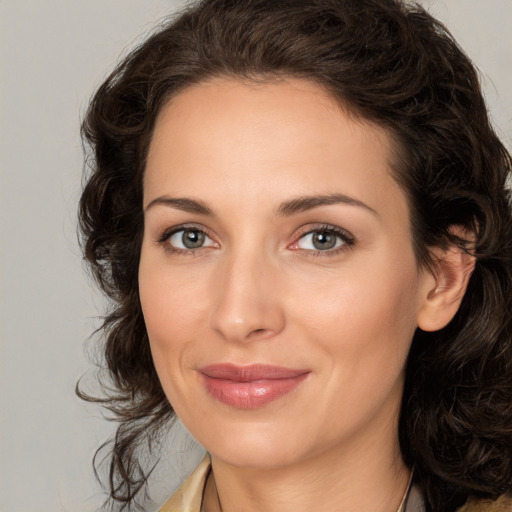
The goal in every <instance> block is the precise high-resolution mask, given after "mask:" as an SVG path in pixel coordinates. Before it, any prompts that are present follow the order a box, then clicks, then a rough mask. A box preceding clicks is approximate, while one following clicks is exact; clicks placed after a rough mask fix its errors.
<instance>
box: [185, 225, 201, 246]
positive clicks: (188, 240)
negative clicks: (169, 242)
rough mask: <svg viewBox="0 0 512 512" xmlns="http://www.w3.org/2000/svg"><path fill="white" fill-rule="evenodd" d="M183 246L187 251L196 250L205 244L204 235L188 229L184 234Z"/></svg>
mask: <svg viewBox="0 0 512 512" xmlns="http://www.w3.org/2000/svg"><path fill="white" fill-rule="evenodd" d="M182 238H183V240H182V241H183V245H184V246H185V247H186V248H187V249H196V248H197V247H201V246H202V245H203V243H204V233H202V232H201V231H197V230H192V229H187V230H185V232H184V233H183V237H182Z"/></svg>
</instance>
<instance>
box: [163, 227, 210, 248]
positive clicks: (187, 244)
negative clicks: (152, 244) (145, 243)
mask: <svg viewBox="0 0 512 512" xmlns="http://www.w3.org/2000/svg"><path fill="white" fill-rule="evenodd" d="M161 241H162V242H167V243H168V244H169V245H170V246H171V247H172V248H173V249H177V250H183V251H188V250H193V249H201V248H203V247H217V244H216V243H215V242H214V241H213V240H212V239H211V238H210V237H209V236H208V235H207V234H206V233H205V232H204V231H202V230H201V229H198V228H184V229H180V230H178V231H173V232H171V233H170V234H168V235H164V236H163V237H162V239H161Z"/></svg>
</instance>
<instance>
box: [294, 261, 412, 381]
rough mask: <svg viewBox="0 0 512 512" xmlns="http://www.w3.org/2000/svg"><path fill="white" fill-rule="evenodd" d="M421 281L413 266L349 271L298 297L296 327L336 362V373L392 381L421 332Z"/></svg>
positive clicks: (349, 377) (334, 364)
mask: <svg viewBox="0 0 512 512" xmlns="http://www.w3.org/2000/svg"><path fill="white" fill-rule="evenodd" d="M374 267H376V266H375V265H374ZM404 269H406V270H404ZM417 282H418V280H417V274H416V272H415V266H414V265H410V264H409V265H404V266H402V270H400V271H398V270H397V271H396V273H394V272H391V271H390V267H387V273H382V272H379V270H378V269H376V268H374V269H373V270H372V268H371V267H370V266H368V267H367V270H365V271H364V272H355V271H354V272H347V274H346V275H345V276H337V277H336V279H333V280H331V281H329V282H328V283H327V284H326V281H323V286H322V287H318V286H317V287H316V288H315V287H313V286H310V287H307V289H308V293H302V294H299V293H297V294H295V297H296V302H295V304H296V308H295V311H296V314H295V323H296V324H297V325H298V326H301V327H299V329H303V330H307V331H308V332H310V333H311V334H312V336H313V337H314V338H315V344H316V345H317V347H318V348H319V349H320V350H322V351H323V353H324V354H325V355H326V356H328V357H329V358H330V359H331V364H332V371H333V374H334V373H335V374H337V375H343V376H344V377H343V378H344V379H345V378H346V379H348V380H349V379H353V380H354V382H355V381H360V380H361V376H364V379H365V380H366V381H368V379H371V378H372V376H375V378H377V379H380V378H383V379H387V378H388V377H387V376H389V379H391V380H392V379H393V378H396V376H397V375H398V374H400V373H401V372H402V370H403V366H404V364H405V360H406V357H407V353H408V350H409V347H410V343H411V340H412V337H413V335H414V332H415V330H416V326H417V319H416V309H417V308H416V304H417V295H418V293H417V292H418V288H417ZM305 304H307V307H304V305H305ZM367 383H368V382H367Z"/></svg>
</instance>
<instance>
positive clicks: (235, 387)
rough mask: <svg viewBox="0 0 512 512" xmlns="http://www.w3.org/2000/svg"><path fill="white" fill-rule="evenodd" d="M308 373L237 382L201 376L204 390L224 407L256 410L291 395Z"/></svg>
mask: <svg viewBox="0 0 512 512" xmlns="http://www.w3.org/2000/svg"><path fill="white" fill-rule="evenodd" d="M308 375H309V373H305V374H301V375H297V376H296V377H288V378H283V379H261V380H253V381H249V382H238V381H233V380H227V379H217V378H213V377H208V376H207V375H204V374H202V377H203V380H204V383H205V386H206V390H207V391H208V393H210V395H211V396H213V397H214V398H215V399H217V400H218V401H219V402H222V403H224V404H226V405H230V406H232V407H237V408H239V409H257V408H258V407H263V406H264V405H266V404H268V403H270V402H273V401H274V400H277V399H278V398H281V397H283V396H284V395H287V394H288V393H291V392H292V391H293V390H294V389H296V388H297V387H298V386H299V384H300V383H301V382H302V381H303V380H304V379H306V378H307V376H308Z"/></svg>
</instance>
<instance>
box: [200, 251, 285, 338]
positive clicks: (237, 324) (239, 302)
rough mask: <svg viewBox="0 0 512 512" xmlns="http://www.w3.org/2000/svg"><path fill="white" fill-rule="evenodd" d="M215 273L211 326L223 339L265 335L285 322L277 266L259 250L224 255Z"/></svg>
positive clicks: (281, 327) (271, 333)
mask: <svg viewBox="0 0 512 512" xmlns="http://www.w3.org/2000/svg"><path fill="white" fill-rule="evenodd" d="M217 270H218V272H217V273H216V276H215V279H214V281H215V283H214V288H215V290H216V291H215V293H214V297H215V301H214V304H213V307H212V309H211V312H210V326H211V328H212V329H213V330H215V331H216V332H217V333H218V334H220V335H221V336H222V337H223V338H224V339H225V340H226V341H230V342H248V341H254V340H261V339H268V338H271V337H273V336H275V335H276V334H279V333H280V332H281V331H282V330H283V329H284V326H285V314H284V310H283V304H282V301H281V300H280V297H281V295H282V293H280V292H282V289H281V290H280V284H279V281H280V279H279V270H278V268H277V267H276V265H275V264H272V262H270V261H265V259H264V256H263V255H261V254H247V253H245V254H238V255H233V256H232V257H231V258H227V259H226V260H225V261H224V262H223V263H222V268H221V269H217Z"/></svg>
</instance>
